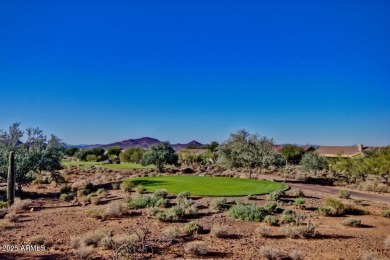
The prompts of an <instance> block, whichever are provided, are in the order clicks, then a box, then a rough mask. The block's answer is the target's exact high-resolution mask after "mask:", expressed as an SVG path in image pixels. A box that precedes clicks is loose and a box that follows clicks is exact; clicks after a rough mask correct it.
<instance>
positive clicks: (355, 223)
mask: <svg viewBox="0 0 390 260" xmlns="http://www.w3.org/2000/svg"><path fill="white" fill-rule="evenodd" d="M343 225H344V226H348V227H355V228H356V227H361V225H362V221H361V220H358V219H355V218H347V219H345V220H344V221H343Z"/></svg>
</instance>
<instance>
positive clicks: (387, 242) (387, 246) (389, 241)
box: [383, 235, 390, 249]
mask: <svg viewBox="0 0 390 260" xmlns="http://www.w3.org/2000/svg"><path fill="white" fill-rule="evenodd" d="M383 246H384V248H385V249H390V235H388V236H387V237H386V239H385V241H383Z"/></svg>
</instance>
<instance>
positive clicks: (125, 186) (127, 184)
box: [119, 180, 135, 192]
mask: <svg viewBox="0 0 390 260" xmlns="http://www.w3.org/2000/svg"><path fill="white" fill-rule="evenodd" d="M134 187H135V185H134V182H132V181H131V180H124V181H122V182H121V183H120V185H119V188H120V189H121V191H123V192H131V190H132V189H133V188H134Z"/></svg>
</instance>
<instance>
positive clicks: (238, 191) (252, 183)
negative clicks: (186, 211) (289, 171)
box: [130, 176, 287, 196]
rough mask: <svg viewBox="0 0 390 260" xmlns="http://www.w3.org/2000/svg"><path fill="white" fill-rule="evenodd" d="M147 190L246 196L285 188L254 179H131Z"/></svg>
mask: <svg viewBox="0 0 390 260" xmlns="http://www.w3.org/2000/svg"><path fill="white" fill-rule="evenodd" d="M130 181H132V182H133V183H134V184H135V185H143V186H144V187H145V188H146V190H149V191H155V190H159V189H167V190H168V192H169V193H175V194H177V193H179V192H182V191H189V192H190V193H191V194H192V195H198V196H245V195H260V194H266V193H270V192H272V191H275V190H281V189H285V188H286V187H287V186H286V185H285V184H283V183H278V182H272V181H262V180H261V181H260V180H252V179H238V178H223V177H201V176H159V177H145V178H132V179H130Z"/></svg>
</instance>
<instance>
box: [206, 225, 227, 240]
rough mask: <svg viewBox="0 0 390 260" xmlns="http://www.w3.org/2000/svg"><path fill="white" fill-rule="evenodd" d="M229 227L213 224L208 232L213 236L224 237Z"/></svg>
mask: <svg viewBox="0 0 390 260" xmlns="http://www.w3.org/2000/svg"><path fill="white" fill-rule="evenodd" d="M229 229H230V227H228V226H223V225H213V226H212V227H211V231H210V234H211V235H212V236H214V237H218V238H225V237H228V236H229V235H230V233H229Z"/></svg>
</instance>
